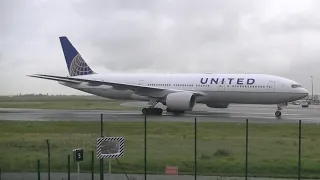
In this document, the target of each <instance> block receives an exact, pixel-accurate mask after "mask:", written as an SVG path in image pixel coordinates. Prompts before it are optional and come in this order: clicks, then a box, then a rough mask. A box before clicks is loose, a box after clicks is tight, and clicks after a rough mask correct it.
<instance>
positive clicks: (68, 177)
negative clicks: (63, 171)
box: [68, 154, 71, 180]
mask: <svg viewBox="0 0 320 180" xmlns="http://www.w3.org/2000/svg"><path fill="white" fill-rule="evenodd" d="M70 166H71V165H70V154H68V180H70Z"/></svg>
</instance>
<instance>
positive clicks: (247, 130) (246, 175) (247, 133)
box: [245, 119, 249, 180]
mask: <svg viewBox="0 0 320 180" xmlns="http://www.w3.org/2000/svg"><path fill="white" fill-rule="evenodd" d="M248 124H249V122H248V119H246V162H245V163H246V165H245V166H246V168H245V169H246V172H245V180H247V179H248V143H249V142H248V135H249V129H248V126H249V125H248Z"/></svg>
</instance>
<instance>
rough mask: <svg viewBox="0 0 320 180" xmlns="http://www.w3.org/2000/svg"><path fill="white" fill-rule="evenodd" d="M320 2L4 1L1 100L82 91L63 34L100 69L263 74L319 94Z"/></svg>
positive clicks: (0, 30) (0, 38)
mask: <svg viewBox="0 0 320 180" xmlns="http://www.w3.org/2000/svg"><path fill="white" fill-rule="evenodd" d="M319 9H320V1H318V0H314V1H310V0H309V1H308V0H304V1H302V0H274V1H273V0H241V1H240V0H207V1H205V0H197V1H195V0H152V1H151V0H127V1H124V0H113V1H111V0H94V1H93V0H90V1H89V0H51V1H49V0H28V1H26V0H1V1H0V82H1V87H0V94H1V95H12V94H18V93H50V94H83V93H79V91H76V90H72V89H70V88H67V87H64V86H61V85H59V84H58V83H57V82H55V81H47V80H42V79H36V78H31V77H26V75H27V74H35V73H47V74H55V75H64V76H66V75H68V71H67V68H66V64H65V60H64V57H63V53H62V50H61V46H60V42H59V38H58V37H59V36H68V38H69V39H70V40H71V42H72V43H73V44H74V45H75V46H76V48H77V49H78V50H79V51H80V53H81V55H82V56H83V58H84V59H85V60H86V61H87V63H88V64H89V65H90V66H91V67H92V69H94V70H95V71H97V72H98V73H102V72H112V71H116V72H133V73H135V72H179V73H180V72H185V73H206V72H214V73H265V74H274V75H279V76H284V77H287V78H290V79H293V80H295V81H298V82H299V83H301V84H302V85H303V86H304V87H306V88H307V89H308V90H309V91H310V93H311V78H310V76H311V75H313V76H314V90H315V92H319V93H320V69H319V68H320V11H319Z"/></svg>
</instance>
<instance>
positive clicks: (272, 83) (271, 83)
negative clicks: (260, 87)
mask: <svg viewBox="0 0 320 180" xmlns="http://www.w3.org/2000/svg"><path fill="white" fill-rule="evenodd" d="M275 86H276V82H275V81H269V82H268V84H267V87H266V88H267V90H268V91H269V92H275Z"/></svg>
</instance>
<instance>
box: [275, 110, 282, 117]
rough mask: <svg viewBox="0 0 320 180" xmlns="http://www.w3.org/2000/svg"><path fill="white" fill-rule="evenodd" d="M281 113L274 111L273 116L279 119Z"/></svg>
mask: <svg viewBox="0 0 320 180" xmlns="http://www.w3.org/2000/svg"><path fill="white" fill-rule="evenodd" d="M281 114H282V113H281V111H276V112H275V113H274V115H275V116H276V117H280V116H281Z"/></svg>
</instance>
